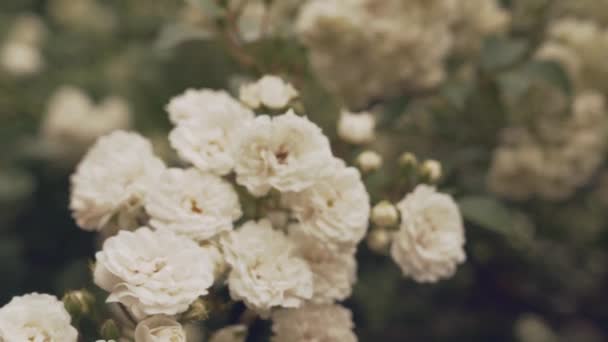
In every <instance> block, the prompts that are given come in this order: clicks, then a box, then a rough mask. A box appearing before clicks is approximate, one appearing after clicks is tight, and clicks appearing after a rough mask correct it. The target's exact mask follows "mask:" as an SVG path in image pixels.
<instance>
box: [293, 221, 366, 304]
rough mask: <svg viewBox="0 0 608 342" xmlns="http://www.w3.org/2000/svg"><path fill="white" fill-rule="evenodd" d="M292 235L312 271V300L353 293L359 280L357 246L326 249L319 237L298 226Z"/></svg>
mask: <svg viewBox="0 0 608 342" xmlns="http://www.w3.org/2000/svg"><path fill="white" fill-rule="evenodd" d="M289 238H290V239H291V241H293V244H294V245H295V246H296V249H297V251H298V253H299V256H301V257H302V258H303V259H304V260H306V262H307V263H308V266H309V267H310V270H311V271H312V276H313V291H314V293H313V296H312V299H311V301H312V302H314V303H319V304H322V303H333V302H335V301H342V300H344V299H346V298H348V297H350V295H351V293H352V289H353V285H354V284H355V282H356V280H357V261H356V260H355V255H354V252H355V251H354V249H353V250H351V251H344V252H336V251H333V250H330V249H327V248H326V247H325V246H323V245H322V244H320V243H319V242H318V241H317V240H315V239H311V238H310V237H308V236H306V235H304V234H302V232H301V231H300V230H298V227H297V226H294V227H291V229H290V232H289Z"/></svg>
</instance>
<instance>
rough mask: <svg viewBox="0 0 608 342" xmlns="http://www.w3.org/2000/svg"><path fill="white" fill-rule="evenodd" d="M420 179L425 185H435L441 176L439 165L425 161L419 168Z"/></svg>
mask: <svg viewBox="0 0 608 342" xmlns="http://www.w3.org/2000/svg"><path fill="white" fill-rule="evenodd" d="M419 172H420V178H421V180H422V181H423V182H425V183H430V184H436V183H437V182H439V180H440V179H441V176H442V173H443V172H442V167H441V163H439V162H438V161H436V160H432V159H429V160H425V161H424V163H422V165H421V166H420V171H419Z"/></svg>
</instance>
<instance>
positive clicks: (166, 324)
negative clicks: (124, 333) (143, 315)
mask: <svg viewBox="0 0 608 342" xmlns="http://www.w3.org/2000/svg"><path fill="white" fill-rule="evenodd" d="M135 342H186V332H185V331H184V328H182V325H181V324H179V323H178V322H176V321H175V320H174V319H172V318H170V317H167V316H161V315H159V316H152V317H149V318H147V319H145V320H143V321H141V322H139V323H138V324H137V328H135Z"/></svg>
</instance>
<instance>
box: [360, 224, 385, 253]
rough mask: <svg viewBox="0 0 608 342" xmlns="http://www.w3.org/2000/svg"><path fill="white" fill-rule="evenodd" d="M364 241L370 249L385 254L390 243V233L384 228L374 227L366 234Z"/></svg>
mask: <svg viewBox="0 0 608 342" xmlns="http://www.w3.org/2000/svg"><path fill="white" fill-rule="evenodd" d="M366 241H367V246H368V247H369V249H370V250H372V251H374V252H376V253H380V254H386V253H387V252H388V247H389V245H390V244H391V234H390V232H388V231H387V230H386V229H384V228H376V229H374V230H372V231H371V232H370V233H369V234H368V235H367V239H366Z"/></svg>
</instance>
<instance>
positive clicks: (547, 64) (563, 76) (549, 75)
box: [523, 61, 572, 95]
mask: <svg viewBox="0 0 608 342" xmlns="http://www.w3.org/2000/svg"><path fill="white" fill-rule="evenodd" d="M523 72H524V73H527V74H528V75H530V76H531V77H538V78H540V79H542V80H544V81H547V82H549V83H550V84H552V85H555V86H556V87H558V88H559V89H561V90H562V91H563V92H564V93H565V94H567V95H570V94H572V85H571V84H570V78H569V77H568V74H567V73H566V71H565V70H564V68H563V67H562V66H561V64H559V63H558V62H555V61H532V62H530V63H528V64H526V65H525V66H524V67H523Z"/></svg>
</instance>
